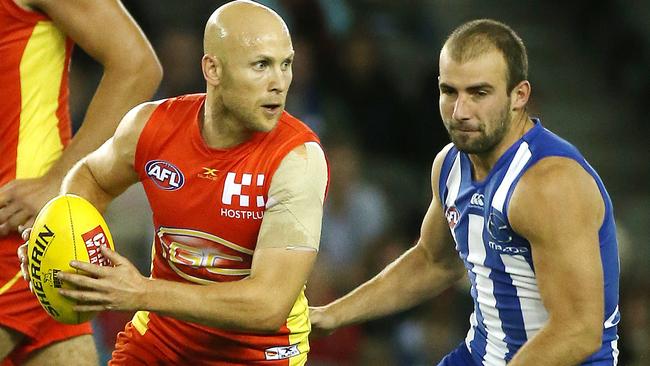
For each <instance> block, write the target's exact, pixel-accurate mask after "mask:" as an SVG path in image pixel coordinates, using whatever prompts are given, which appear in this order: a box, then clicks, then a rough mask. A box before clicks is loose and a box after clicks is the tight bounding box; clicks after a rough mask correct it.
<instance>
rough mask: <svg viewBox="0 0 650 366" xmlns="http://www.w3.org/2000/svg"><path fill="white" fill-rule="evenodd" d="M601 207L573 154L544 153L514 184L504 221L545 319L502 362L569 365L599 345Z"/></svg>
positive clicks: (515, 365)
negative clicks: (517, 239) (531, 270)
mask: <svg viewBox="0 0 650 366" xmlns="http://www.w3.org/2000/svg"><path fill="white" fill-rule="evenodd" d="M531 208H532V209H531ZM604 212H605V206H604V202H603V199H602V196H601V194H600V191H599V189H598V186H597V185H596V182H595V181H594V179H593V178H592V177H591V176H590V175H589V174H588V173H587V172H586V171H585V170H584V169H583V168H582V167H581V166H580V165H578V163H576V162H575V161H573V160H569V159H565V158H557V157H553V158H546V159H544V160H542V161H540V162H539V163H537V164H536V165H535V166H534V167H532V168H531V169H529V170H528V171H527V172H526V174H525V175H524V176H523V177H522V179H521V180H520V182H519V183H518V184H517V187H516V188H515V191H514V193H513V195H512V199H511V203H510V209H509V219H510V223H511V224H512V227H513V229H514V230H515V231H517V232H518V233H520V234H521V235H523V236H524V237H525V238H526V239H528V241H529V242H530V246H531V248H532V251H533V263H534V265H535V274H536V277H537V285H538V287H539V291H540V294H541V297H542V301H543V303H544V306H545V307H546V309H547V311H548V316H549V319H548V322H547V323H546V325H545V326H544V327H543V328H542V329H541V330H540V331H539V333H537V334H536V335H535V336H534V337H533V338H531V339H530V340H529V341H528V342H526V343H525V344H524V346H523V347H522V348H521V349H520V350H519V352H517V354H516V355H515V357H514V358H513V360H512V362H511V363H510V364H509V365H512V366H519V365H539V366H543V365H554V366H559V365H576V364H579V363H581V362H582V361H584V360H585V359H586V358H587V357H589V355H591V354H592V353H594V352H595V351H597V350H598V349H599V347H600V346H601V338H602V332H603V322H604V319H603V318H604V310H603V309H604V294H603V291H604V290H603V269H602V264H601V260H600V246H599V241H598V231H599V228H600V226H601V225H602V222H603V218H604Z"/></svg>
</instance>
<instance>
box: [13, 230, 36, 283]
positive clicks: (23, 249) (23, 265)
mask: <svg viewBox="0 0 650 366" xmlns="http://www.w3.org/2000/svg"><path fill="white" fill-rule="evenodd" d="M31 232H32V229H31V228H28V229H25V230H23V232H22V234H21V235H22V237H23V240H24V241H25V243H24V244H23V245H21V246H19V247H18V251H17V252H16V254H18V259H19V260H20V272H21V273H22V275H23V278H24V279H25V281H27V282H29V290H30V291H32V292H34V290H32V282H31V281H30V280H29V279H30V278H29V257H28V256H27V242H28V241H29V234H30V233H31Z"/></svg>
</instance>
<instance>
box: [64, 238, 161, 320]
mask: <svg viewBox="0 0 650 366" xmlns="http://www.w3.org/2000/svg"><path fill="white" fill-rule="evenodd" d="M101 251H102V254H104V256H106V258H108V259H109V260H110V261H111V262H112V263H113V267H109V266H98V265H96V264H90V263H86V262H79V261H71V262H70V266H71V267H72V268H76V269H78V270H80V271H83V272H85V274H75V273H67V272H59V273H58V276H59V279H61V280H62V281H64V282H68V283H70V284H72V285H75V286H76V287H77V289H75V290H72V289H59V293H60V294H61V295H63V296H65V297H69V298H71V299H74V300H77V301H78V302H79V304H78V305H76V306H75V307H74V310H75V311H80V312H85V311H103V310H124V311H132V310H139V309H141V308H142V303H141V300H142V299H144V297H145V293H146V288H147V285H148V282H149V280H148V279H147V278H145V277H144V276H142V275H141V274H140V272H139V271H138V270H137V269H136V268H135V266H134V265H133V264H132V263H131V262H129V260H128V259H126V258H125V257H123V256H121V255H119V254H118V253H116V252H115V251H113V250H111V249H110V248H108V247H104V246H102V247H101Z"/></svg>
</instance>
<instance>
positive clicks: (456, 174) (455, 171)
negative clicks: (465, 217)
mask: <svg viewBox="0 0 650 366" xmlns="http://www.w3.org/2000/svg"><path fill="white" fill-rule="evenodd" d="M460 178H461V174H460V154H456V158H455V159H454V164H453V165H452V166H451V170H450V171H449V176H448V178H447V192H448V193H447V198H446V199H445V205H446V206H447V207H451V206H454V205H455V204H456V197H458V191H459V190H460Z"/></svg>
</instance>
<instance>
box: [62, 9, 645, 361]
mask: <svg viewBox="0 0 650 366" xmlns="http://www.w3.org/2000/svg"><path fill="white" fill-rule="evenodd" d="M261 2H262V3H264V4H266V5H268V6H270V7H271V8H273V9H275V10H276V11H277V12H278V13H280V15H282V16H283V17H284V19H285V21H286V22H287V24H288V25H289V28H290V30H291V32H292V37H293V43H294V48H295V51H296V56H295V63H294V68H293V72H294V79H293V84H292V87H291V89H290V92H289V97H288V104H287V110H288V111H289V112H290V113H292V114H294V115H295V116H297V117H299V118H300V119H302V120H303V121H304V122H306V123H307V124H309V125H310V126H311V127H312V128H313V129H314V130H315V131H316V132H317V133H318V134H319V135H320V136H321V139H322V141H323V144H324V147H325V149H326V152H327V154H328V156H329V161H330V163H331V185H330V191H329V197H328V200H327V203H326V207H325V216H324V224H323V233H322V242H321V251H320V254H319V258H318V262H317V265H316V267H315V269H314V271H313V275H312V277H311V279H310V282H309V283H308V297H309V298H310V303H311V304H313V305H321V304H325V303H327V302H328V301H330V300H333V299H335V298H337V297H339V296H342V295H344V294H345V293H347V292H348V291H349V290H351V289H353V288H354V287H356V286H357V285H358V284H360V283H361V282H363V281H365V280H367V279H369V278H370V277H372V276H373V275H375V274H376V273H377V272H378V271H379V270H381V269H382V268H383V267H384V266H385V265H386V264H388V263H389V262H391V261H392V260H394V259H395V258H396V257H398V256H399V255H400V254H401V253H403V252H404V251H405V250H406V249H407V248H409V247H410V246H412V245H413V244H414V243H415V242H416V240H417V238H418V235H419V229H420V222H421V220H422V217H423V215H424V212H425V211H426V208H427V206H428V204H429V202H430V200H431V189H430V178H429V175H430V168H431V163H432V162H433V158H434V156H435V154H436V153H437V152H438V151H439V150H440V149H441V148H442V147H443V146H444V145H445V144H447V142H448V138H447V134H446V132H445V130H444V127H443V125H442V122H441V120H440V117H439V113H438V106H437V99H438V92H437V81H436V77H437V73H438V71H437V69H438V65H437V62H438V52H439V50H440V47H441V46H442V44H443V42H444V39H445V37H446V36H447V34H448V33H449V32H450V31H451V30H453V29H454V28H455V27H456V26H458V25H459V24H461V23H462V22H464V21H467V20H470V19H474V18H493V19H496V20H500V21H503V22H505V23H507V24H509V25H510V26H511V27H512V28H513V29H514V30H515V31H516V32H518V33H519V35H520V36H521V37H522V38H523V40H524V42H525V43H526V45H527V47H528V53H529V62H530V73H529V74H530V81H531V83H532V86H533V96H532V101H531V105H530V110H531V112H532V114H533V115H534V116H538V117H541V118H542V121H543V123H544V125H545V126H546V127H547V128H549V129H551V130H553V131H554V132H556V133H558V134H560V135H561V136H563V137H565V138H566V139H568V140H569V141H571V142H572V143H573V144H575V145H576V146H577V147H578V148H579V149H580V150H582V152H583V153H584V155H585V156H586V157H587V159H588V160H589V161H590V163H591V164H592V165H593V166H594V167H595V168H596V170H597V171H598V172H599V174H600V176H601V177H602V179H603V180H604V182H605V184H606V186H607V187H608V190H609V192H610V194H611V196H612V199H613V202H614V207H615V213H616V217H617V224H618V229H619V241H620V252H621V268H622V274H621V300H620V306H621V311H622V321H621V323H620V336H621V339H620V342H619V347H620V351H621V353H620V364H621V365H649V364H650V276H649V275H650V245H648V242H647V241H648V238H650V193H649V189H648V181H650V163H649V160H648V158H649V157H650V154H649V153H650V148H649V147H650V144H649V143H648V141H647V137H648V136H649V135H650V124H649V123H648V122H647V110H648V109H647V106H648V97H649V96H650V71H649V70H650V21H649V20H648V19H650V2H648V1H643V0H630V1H623V0H609V1H607V0H604V1H595V2H589V3H585V2H581V1H564V2H553V5H551V4H549V3H548V2H546V1H523V2H522V1H514V0H500V1H494V0H490V1H478V0H456V1H445V0H404V1H391V0H269V1H261ZM222 3H224V2H221V1H205V0H193V1H183V2H181V1H172V0H156V1H154V0H139V1H135V0H127V1H124V4H125V6H126V7H127V8H128V9H129V11H130V12H131V13H132V15H133V16H134V18H135V19H136V20H137V21H138V22H139V24H140V25H141V27H142V28H143V30H144V32H145V33H146V34H147V36H148V37H149V38H150V40H151V41H152V43H153V45H154V48H155V49H156V51H157V53H158V56H159V57H160V59H161V61H162V64H163V68H164V72H165V76H164V79H163V82H162V85H161V87H160V89H159V91H158V94H157V95H156V98H166V97H170V96H176V95H179V94H184V93H193V92H202V91H204V89H205V84H204V81H203V79H202V75H201V70H200V59H201V56H202V54H203V53H202V37H203V27H204V24H205V22H206V20H207V18H208V17H209V15H210V14H211V13H212V11H214V9H216V8H217V7H218V6H219V5H221V4H222ZM125 57H128V55H125ZM100 75H101V69H100V68H99V67H98V65H97V64H95V63H94V62H93V61H92V60H91V59H90V58H89V57H88V56H86V55H85V54H84V53H83V51H82V50H80V49H77V50H76V51H75V55H74V58H73V64H72V74H71V89H72V90H71V94H72V96H71V101H72V103H73V105H72V111H73V114H74V116H73V118H74V120H75V121H76V123H79V122H80V121H81V120H82V117H83V113H84V110H85V107H86V105H87V103H88V101H89V99H90V97H91V96H92V93H93V90H94V88H95V86H96V84H97V82H98V81H99V77H100ZM107 216H108V220H109V223H110V225H111V228H112V230H113V232H114V236H115V237H116V239H115V242H116V246H117V247H118V250H119V251H120V252H122V253H125V254H126V255H127V256H128V257H130V258H131V259H132V260H133V261H134V262H135V263H136V264H137V265H138V266H139V268H140V269H141V271H142V272H143V273H145V274H148V273H149V260H150V252H151V251H150V245H151V238H152V229H151V213H150V211H149V208H148V205H147V202H146V200H145V198H144V195H143V193H142V190H141V187H137V186H136V187H133V188H132V189H129V190H128V191H127V192H126V193H125V194H124V195H122V196H121V197H120V198H118V199H117V201H116V202H114V204H113V205H112V206H111V208H110V210H109V212H108V214H107ZM413 275H414V276H417V273H414V274H413ZM471 308H472V306H471V299H470V297H469V292H468V287H467V281H466V280H462V281H460V282H459V283H458V284H457V285H456V286H454V287H453V288H451V289H449V290H447V291H446V292H444V293H443V294H442V295H440V296H438V297H437V298H435V299H432V300H431V301H428V302H426V303H424V304H422V305H420V306H418V307H417V308H414V309H412V310H410V311H407V312H405V313H403V314H399V315H396V316H393V317H390V318H386V319H381V320H378V321H375V322H371V323H368V324H364V325H360V326H356V327H350V328H347V329H343V330H340V331H338V332H336V333H334V334H333V335H332V336H330V337H328V338H323V339H318V340H313V341H312V353H311V356H310V360H311V361H310V365H318V366H321V365H409V366H411V365H431V364H435V363H436V362H438V361H439V360H440V358H441V357H442V356H443V355H444V354H446V353H447V352H448V351H450V350H451V349H453V348H455V347H456V346H457V345H458V344H459V343H460V342H461V341H462V340H463V339H464V337H465V333H466V331H467V329H468V317H469V314H470V312H471ZM130 317H131V314H125V313H104V314H101V315H100V316H99V317H98V318H96V320H95V323H94V325H95V329H96V340H97V344H98V345H99V347H100V350H101V351H102V353H103V357H104V358H105V359H106V358H107V357H109V355H110V352H111V350H112V347H113V342H114V339H115V334H116V333H117V332H118V331H119V330H121V329H122V328H123V326H124V323H125V322H126V321H128V320H129V319H130Z"/></svg>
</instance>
